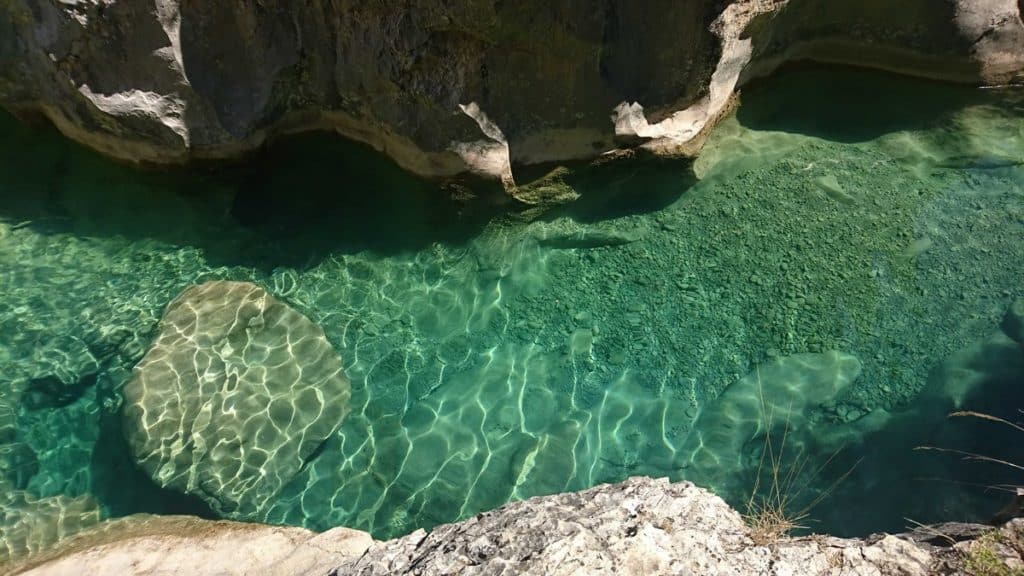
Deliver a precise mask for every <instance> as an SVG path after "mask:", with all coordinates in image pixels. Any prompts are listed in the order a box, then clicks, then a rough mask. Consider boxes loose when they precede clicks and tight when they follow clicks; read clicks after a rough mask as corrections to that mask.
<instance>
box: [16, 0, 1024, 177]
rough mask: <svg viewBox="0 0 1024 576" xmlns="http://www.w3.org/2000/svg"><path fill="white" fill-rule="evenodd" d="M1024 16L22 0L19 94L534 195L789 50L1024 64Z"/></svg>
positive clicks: (125, 132)
mask: <svg viewBox="0 0 1024 576" xmlns="http://www.w3.org/2000/svg"><path fill="white" fill-rule="evenodd" d="M1019 13H1020V7H1019V3H1018V2H1017V0H905V1H901V2H892V1H890V0H731V1H726V2H720V1H717V0H697V1H693V2H685V3H679V2H673V1H671V0H654V1H653V2H645V3H635V2H623V1H616V2H611V3H609V2H605V1H603V0H587V1H584V2H572V3H570V2H567V1H565V0H557V1H556V2H554V3H553V4H552V3H551V2H549V1H546V0H524V1H521V2H504V3H494V2H477V1H475V0H456V1H442V0H415V1H413V2H407V3H401V2H391V1H385V2H378V3H366V2H357V1H354V0H341V1H339V2H333V3H327V4H314V5H309V4H305V3H295V2H288V1H285V0H262V1H260V2H256V3H232V2H181V1H180V0H102V1H101V0H82V1H76V2H48V1H42V0H10V1H7V2H3V3H0V104H2V105H3V106H4V107H6V108H8V109H10V110H12V111H14V112H16V113H18V114H21V115H24V116H31V115H43V116H45V117H47V118H49V119H50V120H52V121H53V123H54V124H55V125H56V126H57V127H58V128H59V129H60V130H61V131H62V132H63V133H64V134H66V135H67V136H69V137H71V138H73V139H75V140H77V141H79V142H82V143H85V144H86V145H88V146H91V147H93V148H95V149H97V150H99V151H101V152H103V153H106V154H109V155H112V156H116V157H119V158H123V159H128V160H133V161H146V162H158V163H176V162H183V161H186V160H188V159H190V158H199V157H206V158H209V157H233V156H237V155H239V154H241V153H243V152H245V151H248V150H253V149H254V148H256V147H258V146H259V145H260V144H261V143H262V142H264V141H266V140H267V139H268V138H271V137H273V136H275V135H277V134H283V133H289V132H296V131H303V130H314V129H324V128H329V129H334V130H336V131H338V132H340V133H342V134H344V135H346V136H348V137H350V138H353V139H356V140H359V141H363V142H367V143H369V144H370V145H372V146H374V147H375V148H377V149H379V150H382V151H384V152H385V153H387V154H389V155H390V156H391V157H392V158H394V159H395V160H396V161H397V162H398V163H399V164H400V165H402V166H403V167H405V168H406V169H408V170H411V171H413V172H416V173H419V174H425V175H436V176H443V175H452V174H456V173H460V172H465V171H472V172H476V173H480V174H485V175H488V176H491V177H494V178H499V179H501V180H502V181H503V182H505V183H506V184H507V185H509V188H510V190H512V191H515V190H516V187H515V186H514V183H513V177H512V171H511V166H512V164H540V163H546V162H553V161H562V160H569V159H585V158H595V157H598V156H600V155H605V157H610V156H609V155H607V153H609V152H614V151H615V150H616V149H618V148H619V147H631V146H642V147H644V148H646V149H648V150H651V151H654V152H656V153H667V154H692V153H694V152H695V151H696V148H697V147H699V144H700V141H701V140H702V136H703V135H704V134H706V131H707V128H708V127H710V126H711V125H713V124H714V122H715V121H716V120H717V119H718V118H719V117H721V116H722V115H723V113H724V112H725V111H727V110H728V108H729V105H730V103H731V102H732V100H733V94H734V91H735V89H736V88H737V86H742V85H743V84H744V83H746V82H747V81H749V80H751V79H753V78H756V77H758V76H762V75H765V74H768V73H770V72H772V71H773V70H774V69H776V68H777V67H778V66H779V65H781V64H783V63H785V62H786V61H791V60H808V59H809V60H820V61H827V62H840V63H849V64H857V65H864V66H873V67H877V68H882V69H887V70H892V71H896V72H902V73H909V74H916V75H921V76H927V77H934V78H940V79H947V80H955V81H963V82H970V83H989V84H1006V83H1009V82H1012V81H1014V80H1020V79H1021V78H1022V71H1024V24H1022V23H1021V19H1020V14H1019ZM554 192H555V193H556V194H562V193H564V192H565V190H564V188H562V187H554ZM544 193H545V194H546V193H547V192H544ZM542 195H543V194H542Z"/></svg>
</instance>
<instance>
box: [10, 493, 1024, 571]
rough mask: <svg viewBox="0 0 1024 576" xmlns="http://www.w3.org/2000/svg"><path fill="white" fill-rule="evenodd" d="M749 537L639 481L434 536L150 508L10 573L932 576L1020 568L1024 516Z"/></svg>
mask: <svg viewBox="0 0 1024 576" xmlns="http://www.w3.org/2000/svg"><path fill="white" fill-rule="evenodd" d="M946 532H948V534H946ZM939 533H943V535H942V536H941V537H937V536H936V534H939ZM750 534H751V532H750V529H749V528H748V527H747V526H746V524H745V523H744V521H743V518H742V517H741V516H740V515H739V513H737V512H736V511H735V510H733V509H731V508H729V506H728V505H726V504H725V502H723V501H722V500H721V499H720V498H718V497H717V496H715V495H713V494H711V493H710V492H707V491H706V490H703V489H701V488H698V487H696V486H694V485H693V484H690V483H687V482H680V483H676V484H671V483H669V482H668V481H667V480H664V479H662V480H653V479H650V478H632V479H630V480H627V481H625V482H622V483H620V484H612V485H603V486H597V487H595V488H591V489H589V490H585V491H583V492H579V493H568V494H557V495H553V496H542V497H537V498H531V499H529V500H526V501H523V502H515V503H512V504H509V505H507V506H504V507H502V508H500V509H498V510H495V511H493V512H486V513H483V514H478V515H476V516H475V517H473V518H470V519H467V520H464V521H462V522H459V523H456V524H448V525H444V526H439V527H437V528H435V529H434V530H433V531H432V532H430V533H429V534H428V533H426V532H424V531H423V530H419V531H416V532H414V533H412V534H410V535H408V536H405V537H402V538H398V539H395V540H390V541H388V542H379V543H373V542H372V540H371V539H370V537H369V536H368V535H366V534H365V533H361V532H358V531H354V530H348V529H345V528H336V529H334V530H330V531H328V532H325V533H323V534H320V535H314V534H313V533H312V532H309V531H308V530H304V529H302V528H286V527H274V526H264V525H258V524H238V523H234V522H211V521H207V520H199V519H197V518H189V517H152V516H144V515H140V516H134V517H129V518H125V519H120V520H116V521H112V522H107V523H104V524H100V525H99V526H96V527H94V528H92V529H89V530H88V531H86V532H84V533H82V534H80V535H78V536H76V537H74V538H71V539H69V540H66V541H64V542H62V543H60V544H59V545H57V546H56V547H54V548H52V549H51V550H49V551H46V552H44V553H42V554H37V555H34V556H31V557H29V558H26V559H24V560H21V561H20V563H19V564H14V565H12V566H11V569H10V573H11V574H12V575H13V574H31V575H33V576H65V575H67V576H71V575H76V576H77V575H78V574H119V575H124V576H156V575H163V574H170V573H175V574H184V573H187V574H193V575H195V576H214V575H221V574H229V573H230V574H253V575H255V574H260V575H281V576H284V575H289V576H292V575H303V576H328V575H329V576H343V575H344V576H350V575H353V576H354V575H364V576H365V575H376V574H381V575H385V574H387V575H392V574H396V575H397V574H415V575H418V576H433V575H441V574H470V575H471V574H508V575H513V574H544V575H552V576H558V575H563V574H566V575H567V574H574V575H575V574H587V575H605V574H607V575H612V574H615V575H638V576H639V575H647V574H687V575H721V576H733V575H736V576H744V575H748V574H749V575H764V576H768V575H771V574H788V575H791V576H812V575H813V576H819V575H829V576H844V575H851V576H853V575H874V576H925V575H931V574H950V575H952V574H966V573H970V572H969V570H968V569H967V567H966V566H965V563H967V562H969V561H970V560H969V559H970V558H971V557H972V555H974V557H978V556H979V554H981V553H984V554H985V557H986V558H990V559H994V560H995V561H996V562H1001V563H1003V564H1004V565H1005V566H1006V567H1007V569H1008V570H1009V569H1013V568H1020V567H1022V566H1024V563H1022V562H1021V557H1020V554H1021V553H1020V550H1022V549H1024V546H1020V543H1022V542H1024V519H1022V520H1014V521H1011V522H1009V523H1007V524H1006V525H1004V526H1002V527H1001V528H998V529H993V528H992V527H980V526H976V525H940V526H936V527H929V528H922V529H919V530H916V531H915V532H914V533H911V534H907V535H899V536H893V535H886V534H881V535H875V536H872V537H870V538H865V539H841V538H833V537H829V536H810V537H801V538H788V537H779V538H778V539H777V540H776V541H773V542H769V543H766V544H765V545H756V544H755V543H754V542H753V541H752V540H751V538H750ZM1006 573H1011V572H1009V571H1007V572H1006Z"/></svg>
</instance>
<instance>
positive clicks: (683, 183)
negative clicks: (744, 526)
mask: <svg viewBox="0 0 1024 576" xmlns="http://www.w3.org/2000/svg"><path fill="white" fill-rule="evenodd" d="M0 148H2V149H3V151H4V153H3V154H2V155H0V296H2V298H0V335H2V337H0V366H2V367H3V368H2V370H0V445H2V446H0V487H2V489H3V491H4V494H5V498H6V499H7V501H9V502H15V501H17V502H21V503H20V504H17V506H19V507H20V508H19V509H22V510H27V511H31V510H34V508H32V507H31V505H30V504H25V503H24V502H26V501H27V500H25V497H26V495H27V497H28V498H30V499H40V498H52V497H57V496H63V497H65V498H67V499H74V498H79V497H86V496H87V497H89V498H91V499H92V500H93V501H95V502H96V505H97V506H98V508H99V510H100V512H101V513H102V514H103V515H105V516H118V515H125V514H130V513H135V512H157V513H195V514H201V515H208V516H209V515H213V512H212V511H211V510H210V509H208V508H207V507H206V506H205V505H204V504H203V503H202V501H200V500H198V499H196V498H193V497H189V496H185V495H181V494H176V493H173V492H170V491H168V490H162V489H160V488H158V487H157V486H156V485H155V484H153V482H152V481H150V480H149V479H148V477H147V476H146V475H145V474H144V473H143V472H141V471H140V470H138V469H137V468H136V467H135V465H134V463H133V462H132V460H131V456H130V454H129V453H128V451H127V446H126V443H125V441H124V439H123V435H124V433H123V430H122V427H123V424H122V416H121V402H122V395H121V388H122V386H123V385H124V384H125V382H126V380H127V379H128V378H129V375H130V371H131V369H132V367H133V366H134V365H135V364H136V363H137V362H138V361H139V360H140V359H141V358H142V356H143V354H144V353H145V351H146V349H147V347H148V346H149V344H150V342H151V340H152V339H153V337H154V336H155V331H156V328H157V323H158V321H159V319H160V316H161V314H162V313H163V310H164V308H165V306H166V305H167V304H168V302H170V301H171V300H172V299H173V298H174V297H175V296H176V295H177V294H178V293H180V292H181V291H182V290H183V289H185V288H186V287H188V286H190V285H193V284H197V283H200V282H204V281H207V280H212V279H230V280H244V281H251V282H255V283H257V284H259V285H261V286H262V287H264V288H265V289H267V290H268V291H270V292H271V293H273V294H274V295H275V296H276V297H278V298H280V299H281V300H282V301H284V302H286V303H288V304H289V305H290V306H292V307H294V308H295V309H296V310H298V311H300V312H302V313H303V314H305V315H306V316H308V317H309V318H310V319H311V320H313V321H314V322H316V323H317V324H319V325H320V326H322V328H323V330H324V332H325V334H326V336H327V339H328V340H329V341H330V343H331V344H332V345H333V346H334V348H335V349H336V350H337V352H338V353H339V354H340V355H341V358H342V360H343V363H344V366H345V372H346V374H347V376H348V378H349V380H350V381H351V385H352V397H351V400H350V404H351V405H350V412H349V414H348V416H347V418H346V419H345V421H344V423H343V424H342V425H341V426H340V428H339V429H338V430H337V432H336V433H334V434H333V435H331V436H330V438H328V440H327V441H326V442H325V443H324V444H323V445H322V446H321V447H320V448H319V449H318V450H317V451H316V453H315V455H314V456H313V457H312V458H311V459H310V460H309V461H308V462H306V464H305V465H304V466H303V467H302V469H301V470H300V471H299V473H298V474H297V475H296V476H295V477H294V478H293V479H292V481H291V482H290V483H289V484H287V485H286V486H285V487H284V488H283V489H282V490H281V491H280V493H278V494H277V496H276V497H275V498H274V499H273V501H272V502H271V503H270V504H269V505H267V506H266V507H265V508H263V509H261V510H259V511H258V512H256V513H252V514H248V515H246V516H245V517H243V518H240V519H244V520H252V521H264V522H272V523H284V524H296V525H303V526H308V527H311V528H314V529H326V528H328V527H332V526H337V525H346V526H351V527H355V528H360V529H364V530H368V531H370V532H371V533H373V535H374V536H375V537H376V538H388V537H393V536H397V535H401V534H404V533H407V532H409V531H412V530H414V529H416V528H420V527H430V526H433V525H436V524H438V523H442V522H449V521H454V520H457V519H460V518H465V517H467V516H471V515H472V514H475V513H477V512H480V511H483V510H489V509H492V508H495V507H497V506H500V505H501V504H503V503H505V502H508V501H509V500H512V499H519V498H527V497H530V496H534V495H539V494H548V493H553V492H560V491H566V490H578V489H582V488H586V487H589V486H592V485H594V484H597V483H602V482H613V481H618V480H622V479H624V478H626V477H628V476H631V475H651V476H669V477H671V478H673V479H690V480H693V481H695V482H697V483H698V484H701V485H704V486H708V487H710V488H712V489H714V490H715V491H716V492H717V493H719V494H720V495H722V496H723V497H724V498H726V499H727V500H728V501H729V502H730V503H731V504H733V505H734V506H736V507H738V508H740V509H741V510H742V508H743V506H744V504H745V503H746V502H747V500H748V499H749V495H750V492H751V490H752V489H753V488H754V486H755V485H756V479H757V477H758V471H759V469H760V470H761V472H763V471H764V466H763V461H764V460H763V454H764V451H765V449H766V447H769V446H770V447H771V448H772V453H773V454H781V455H782V458H781V460H782V463H783V464H784V465H786V466H789V465H792V464H793V463H799V462H801V461H803V460H804V459H806V461H807V462H808V464H807V465H805V466H803V467H802V468H800V470H798V471H797V472H796V473H795V474H794V476H795V477H797V478H798V479H799V481H798V484H797V487H800V488H802V490H801V491H800V493H799V494H798V495H797V496H796V497H797V500H798V501H799V502H804V503H809V502H813V501H814V500H816V499H818V498H819V497H820V496H826V498H825V499H824V500H822V501H821V503H820V504H819V505H818V506H816V507H815V508H814V510H813V511H812V514H811V519H812V520H813V523H812V524H810V527H811V528H812V529H814V530H816V531H827V532H831V533H835V534H838V535H863V534H867V533H869V532H873V531H880V530H888V531H896V530H901V529H903V528H904V527H906V526H907V525H908V524H909V522H908V521H907V520H906V518H911V519H913V520H914V521H917V522H934V521H942V520H953V519H958V520H983V519H986V518H988V517H990V516H991V515H992V514H993V513H995V512H996V511H997V510H998V508H999V507H1000V506H1001V505H1002V504H1004V503H1005V502H1004V500H1003V497H1002V495H1001V494H1000V493H999V492H997V491H993V490H987V489H986V488H985V487H986V486H992V485H997V484H1003V483H1007V482H1013V481H1014V478H1013V475H1012V474H1005V473H1004V472H1012V471H1010V470H1006V471H1004V470H1002V469H1000V468H999V467H996V466H991V465H986V464H980V463H976V462H962V461H960V460H959V459H958V458H957V457H955V456H952V455H948V454H942V453H935V452H927V451H920V450H914V448H915V447H918V446H922V445H934V446H940V447H948V448H954V449H960V450H970V451H974V452H979V453H984V454H986V455H992V456H994V457H999V458H1006V459H1010V460H1011V461H1016V462H1020V461H1021V460H1022V456H1024V455H1022V454H1021V448H1020V447H1021V446H1024V442H1021V438H1019V437H1015V436H1014V435H1013V433H1012V431H1009V430H1004V429H1002V428H1000V427H998V426H995V425H992V423H986V422H974V421H968V420H964V419H949V418H947V417H946V414H947V413H948V412H950V411H952V410H955V409H972V410H981V411H986V412H991V413H994V414H996V415H999V416H1003V417H1014V416H1015V411H1016V409H1017V408H1018V407H1024V388H1022V387H1021V384H1024V357H1022V352H1021V348H1020V346H1019V345H1018V344H1015V343H1014V342H1012V341H1011V340H1010V339H1009V338H1007V336H1006V334H1003V333H1002V332H1000V323H1001V321H1002V320H1003V318H1004V316H1005V315H1006V313H1007V310H1008V309H1009V308H1010V306H1011V304H1012V303H1013V302H1014V301H1015V300H1017V299H1020V298H1024V166H1022V165H1024V92H1021V91H1020V90H1014V89H1006V90H986V91H979V90H970V89H966V88H959V87H951V86H945V85H938V84H931V83H926V82H919V81H913V80H907V79H902V78H897V77H890V76H887V75H882V74H875V73H867V72H860V71H854V70H822V69H809V70H800V71H793V72H791V73H788V74H783V75H781V76H780V77H778V78H777V79H774V80H772V81H770V82H767V83H765V84H763V85H762V86H760V87H758V88H756V89H753V90H750V91H748V93H746V94H744V101H743V104H742V107H741V108H740V110H739V112H738V113H737V115H736V116H735V117H733V118H730V119H727V120H726V121H724V122H723V123H722V124H721V125H720V126H719V127H718V128H717V129H716V130H715V132H714V134H713V135H712V137H711V139H710V141H709V143H708V146H707V148H706V150H705V152H704V153H703V154H702V156H701V157H700V158H699V159H698V160H697V161H696V162H695V163H694V164H693V166H692V167H691V166H690V165H689V164H688V163H682V162H679V163H675V162H635V163H628V164H624V165H620V166H617V167H616V168H615V169H614V170H609V171H607V172H598V174H599V175H600V177H597V178H589V179H586V180H584V181H583V184H581V185H580V190H578V191H579V192H581V193H582V197H581V200H580V201H579V202H578V203H576V204H573V205H568V206H565V207H563V208H560V209H556V210H553V211H551V212H548V213H547V214H545V215H544V216H542V217H541V218H539V219H534V220H529V219H527V218H524V217H523V215H522V214H521V213H520V212H518V211H517V209H516V208H515V207H514V206H511V205H509V203H508V202H506V201H502V200H501V197H500V196H498V195H495V194H492V193H490V192H486V191H477V192H476V193H474V192H473V191H470V190H468V189H466V188H463V187H458V186H455V187H452V186H448V187H444V186H439V185H435V184H430V183H425V182H421V181H418V180H416V179H414V178H411V177H409V176H407V175H405V174H403V173H401V172H400V171H398V170H397V168H395V167H394V166H392V165H391V164H390V163H389V162H387V161H386V160H383V159H381V158H380V157H378V156H377V155H376V154H374V153H372V152H370V151H368V150H365V149H363V148H361V147H358V146H355V145H351V144H348V143H343V142H338V141H337V140H336V139H334V138H331V137H328V136H323V135H314V136H307V137H301V138H297V139H295V140H292V141H288V142H284V143H281V144H278V145H276V146H274V147H272V148H270V149H269V150H268V151H267V152H266V153H265V156H264V157H262V158H260V159H258V160H257V161H254V162H252V163H249V164H247V165H245V166H234V167H221V168H208V169H204V170H198V169H196V170H191V171H188V172H184V171H179V172H171V173H141V172H136V171H133V170H131V169H129V168H127V167H123V166H119V165H116V164H113V163H111V162H108V161H105V160H103V159H100V158H98V157H96V156H95V155H93V154H91V153H89V152H86V151H83V150H81V149H79V148H77V147H76V146H73V145H71V144H68V143H66V142H65V141H63V140H62V139H60V138H59V137H57V136H55V135H54V134H52V133H51V132H50V131H48V130H35V131H33V130H29V129H27V128H25V127H22V126H20V125H17V124H16V123H15V122H14V121H13V120H11V119H10V118H7V117H2V118H0ZM651 198H656V199H657V201H656V202H651V201H650V199H651ZM1001 334H1002V335H1001ZM1017 417H1018V418H1019V414H1018V415H1017ZM766 433H767V435H766ZM783 437H784V438H785V444H784V445H780V444H779V443H780V442H781V441H782V439H783ZM1017 482H1018V483H1020V480H1019V479H1017ZM15 495H17V497H18V498H20V499H17V498H15ZM55 505H56V504H55ZM62 505H65V504H63V503H62ZM75 505H78V504H75ZM66 506H69V508H68V509H73V508H70V506H71V505H66ZM75 510H78V509H75ZM82 510H86V509H85V508H82ZM77 513H79V514H81V515H87V514H91V512H88V511H79V512H77ZM40 517H41V518H42V517H43V516H40Z"/></svg>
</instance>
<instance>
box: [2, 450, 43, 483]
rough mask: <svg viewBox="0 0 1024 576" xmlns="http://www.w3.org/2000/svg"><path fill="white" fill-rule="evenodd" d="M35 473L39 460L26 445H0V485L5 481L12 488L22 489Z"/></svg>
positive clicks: (37, 470) (37, 469)
mask: <svg viewBox="0 0 1024 576" xmlns="http://www.w3.org/2000/svg"><path fill="white" fill-rule="evenodd" d="M37 472H39V459H38V458H37V457H36V453H35V451H34V450H32V448H31V447H30V446H29V445H28V444H25V443H24V442H11V443H10V444H0V483H3V482H5V481H6V482H8V483H9V484H10V485H12V486H13V487H14V488H17V489H24V488H25V487H26V486H28V481H29V480H31V479H32V477H33V476H35V475H36V473H37Z"/></svg>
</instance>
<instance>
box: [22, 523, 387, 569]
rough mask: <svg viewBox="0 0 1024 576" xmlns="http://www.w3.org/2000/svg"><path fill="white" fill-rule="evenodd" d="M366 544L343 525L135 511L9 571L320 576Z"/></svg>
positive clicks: (361, 535)
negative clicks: (318, 528) (314, 528)
mask: <svg viewBox="0 0 1024 576" xmlns="http://www.w3.org/2000/svg"><path fill="white" fill-rule="evenodd" d="M372 543H373V540H372V539H371V538H370V536H369V535H368V534H366V533H365V532H360V531H358V530H349V529H348V528H335V529H333V530H329V531H327V532H324V533H323V534H317V533H315V532H311V531H309V530H306V529H303V528H294V527H284V526H266V525H260V524H243V523H241V522H228V521H212V520H202V519H199V518H194V517H191V516H149V515H145V514H140V515H136V516H129V517H127V518H120V519H117V520H112V521H109V522H105V523H103V524H101V525H99V526H97V527H95V528H94V529H93V530H90V531H89V532H86V533H83V534H79V535H78V536H76V537H74V538H72V539H70V540H67V541H65V542H64V543H62V544H61V545H60V546H59V547H57V548H55V549H53V550H50V551H47V552H43V553H42V554H39V555H35V556H30V557H28V558H26V559H23V560H21V561H20V562H19V563H18V564H14V565H12V566H11V568H10V572H9V573H12V574H17V573H23V574H33V575H36V576H61V575H68V576H71V575H75V576H77V575H80V574H111V575H113V574H118V575H124V576H132V575H135V576H143V575H147V576H156V575H158V574H159V575H165V574H183V575H184V574H189V575H195V576H202V575H209V576H213V575H218V576H221V575H228V574H231V575H235V574H252V575H260V576H302V575H311V576H312V575H322V574H327V573H328V572H329V571H330V570H331V569H332V568H333V567H334V566H335V565H337V564H338V563H339V562H342V561H344V560H345V559H347V558H350V557H354V556H358V555H360V554H362V553H363V552H364V551H365V550H366V549H367V548H369V547H370V545H371V544H372ZM5 573H6V572H5Z"/></svg>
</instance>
